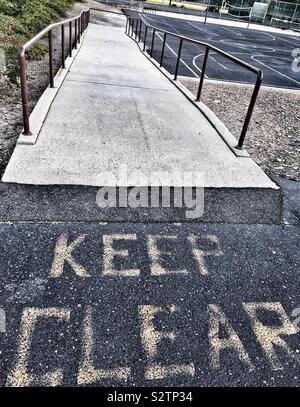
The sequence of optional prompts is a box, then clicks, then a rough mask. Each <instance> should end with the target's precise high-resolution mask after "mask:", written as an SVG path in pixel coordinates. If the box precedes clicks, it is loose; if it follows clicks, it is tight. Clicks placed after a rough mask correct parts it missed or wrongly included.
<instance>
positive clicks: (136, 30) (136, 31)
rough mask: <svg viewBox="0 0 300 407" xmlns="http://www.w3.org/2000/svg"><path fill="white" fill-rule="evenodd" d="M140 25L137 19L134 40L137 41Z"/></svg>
mask: <svg viewBox="0 0 300 407" xmlns="http://www.w3.org/2000/svg"><path fill="white" fill-rule="evenodd" d="M138 25H139V20H138V19H136V25H135V36H134V39H135V40H136V39H137V35H138Z"/></svg>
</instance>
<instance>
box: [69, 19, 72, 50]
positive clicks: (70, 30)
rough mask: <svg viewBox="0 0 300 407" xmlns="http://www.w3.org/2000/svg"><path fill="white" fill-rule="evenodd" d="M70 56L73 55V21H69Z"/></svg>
mask: <svg viewBox="0 0 300 407" xmlns="http://www.w3.org/2000/svg"><path fill="white" fill-rule="evenodd" d="M69 56H70V57H71V56H72V21H70V22H69Z"/></svg>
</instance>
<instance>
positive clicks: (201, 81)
mask: <svg viewBox="0 0 300 407" xmlns="http://www.w3.org/2000/svg"><path fill="white" fill-rule="evenodd" d="M208 54H209V48H208V47H206V49H205V54H204V60H203V65H202V71H201V77H200V82H199V88H198V93H197V98H196V102H199V101H200V97H201V92H202V88H203V83H204V78H205V70H206V65H207V60H208Z"/></svg>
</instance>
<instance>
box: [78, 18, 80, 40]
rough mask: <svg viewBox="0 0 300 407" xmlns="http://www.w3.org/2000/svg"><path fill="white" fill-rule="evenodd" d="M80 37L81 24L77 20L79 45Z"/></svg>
mask: <svg viewBox="0 0 300 407" xmlns="http://www.w3.org/2000/svg"><path fill="white" fill-rule="evenodd" d="M80 35H81V22H80V18H78V43H79V44H80Z"/></svg>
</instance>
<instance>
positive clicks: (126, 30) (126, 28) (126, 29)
mask: <svg viewBox="0 0 300 407" xmlns="http://www.w3.org/2000/svg"><path fill="white" fill-rule="evenodd" d="M128 20H129V18H128V17H127V18H126V27H125V34H127V32H128Z"/></svg>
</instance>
